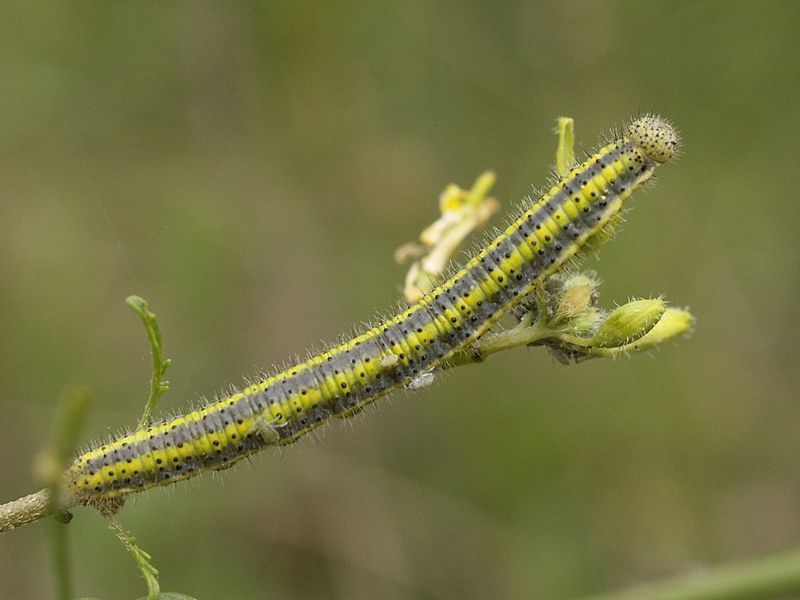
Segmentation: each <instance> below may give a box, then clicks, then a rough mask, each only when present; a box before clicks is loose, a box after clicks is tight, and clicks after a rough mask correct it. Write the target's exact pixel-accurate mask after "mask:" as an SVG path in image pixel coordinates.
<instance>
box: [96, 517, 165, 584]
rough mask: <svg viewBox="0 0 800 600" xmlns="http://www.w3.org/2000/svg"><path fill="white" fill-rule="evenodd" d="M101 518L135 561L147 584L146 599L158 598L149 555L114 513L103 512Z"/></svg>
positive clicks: (156, 580) (154, 570) (154, 575)
mask: <svg viewBox="0 0 800 600" xmlns="http://www.w3.org/2000/svg"><path fill="white" fill-rule="evenodd" d="M102 514H103V518H104V519H105V520H106V523H108V527H109V528H110V529H111V531H113V532H114V534H115V535H116V536H117V538H119V540H120V541H121V542H122V544H123V545H124V546H125V549H126V550H127V551H128V552H129V553H130V555H131V556H132V557H133V560H135V561H136V566H138V567H139V571H141V573H142V577H144V581H145V583H146V584H147V600H158V597H159V595H160V593H161V588H160V586H159V584H158V570H157V569H156V568H155V567H154V566H153V565H152V564H151V562H150V558H151V557H150V555H149V554H148V553H147V552H145V551H144V550H142V549H141V548H140V547H139V546H138V545H137V544H136V539H135V538H134V537H133V536H132V535H131V533H130V532H129V531H127V530H126V529H125V528H123V527H122V525H120V524H119V522H118V521H117V520H116V519H115V518H114V515H113V514H111V513H108V512H103V513H102Z"/></svg>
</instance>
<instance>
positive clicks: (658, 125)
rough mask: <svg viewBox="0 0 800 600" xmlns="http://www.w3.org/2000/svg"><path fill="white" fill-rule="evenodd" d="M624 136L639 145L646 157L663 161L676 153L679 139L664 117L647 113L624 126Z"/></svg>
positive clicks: (666, 160)
mask: <svg viewBox="0 0 800 600" xmlns="http://www.w3.org/2000/svg"><path fill="white" fill-rule="evenodd" d="M625 136H626V137H628V138H629V139H631V140H633V141H634V142H636V143H637V144H638V145H639V146H641V148H642V150H644V153H645V154H647V156H648V158H650V159H651V160H654V161H656V162H659V163H665V162H668V161H669V160H671V159H672V158H674V157H675V155H676V154H677V153H678V147H679V142H680V139H679V137H678V132H677V130H676V129H675V127H673V125H672V124H671V123H670V122H669V121H667V120H666V119H665V118H664V117H660V116H658V115H655V114H652V113H651V114H647V115H644V116H642V117H639V118H637V119H635V120H633V121H631V123H630V124H629V125H628V126H627V127H626V128H625Z"/></svg>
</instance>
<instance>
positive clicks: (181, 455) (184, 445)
mask: <svg viewBox="0 0 800 600" xmlns="http://www.w3.org/2000/svg"><path fill="white" fill-rule="evenodd" d="M677 145H678V142H677V135H676V133H675V131H674V129H673V128H672V127H671V125H670V124H669V123H668V122H667V121H665V120H664V119H662V118H660V117H657V116H655V115H647V116H644V117H640V118H638V119H636V120H634V121H632V122H631V123H630V124H629V125H628V126H627V128H626V129H625V133H624V134H623V135H621V136H617V138H616V139H615V140H614V141H612V142H611V143H609V144H607V145H606V146H604V147H602V148H601V149H599V150H598V151H597V152H596V153H594V154H593V155H591V156H590V157H589V158H588V159H587V160H586V161H584V162H583V163H582V164H580V165H578V166H576V167H574V168H573V169H572V171H571V172H570V173H569V174H568V175H566V176H565V177H564V178H562V179H561V180H560V181H559V182H558V183H557V184H556V185H555V186H554V187H553V188H552V189H550V191H549V192H548V193H546V194H545V195H543V196H542V197H541V198H540V199H539V200H538V201H536V202H534V203H533V204H532V206H530V208H528V209H527V210H525V211H524V212H523V213H522V214H521V215H520V216H519V217H518V218H517V219H516V220H515V221H514V222H513V223H512V224H511V225H510V226H509V227H508V228H507V229H506V230H505V231H504V232H502V233H501V234H500V235H498V236H497V237H496V238H494V239H493V240H491V241H490V243H489V244H488V245H486V246H485V247H484V248H483V249H482V250H480V251H479V252H478V253H477V254H475V255H474V256H473V257H472V259H471V260H469V262H468V263H467V264H466V266H465V267H464V268H462V269H461V270H459V271H458V272H456V273H455V274H454V275H453V276H452V277H451V278H449V279H448V280H447V281H445V282H444V283H442V284H441V285H440V286H439V287H438V288H436V289H435V290H433V291H432V292H431V293H430V294H428V295H426V296H425V297H424V298H423V299H422V300H421V301H420V302H418V303H417V304H415V305H413V306H411V307H410V308H408V309H407V310H405V311H402V312H401V313H399V314H397V315H395V316H394V317H392V318H389V319H387V320H385V321H384V322H382V323H380V324H379V325H377V326H375V327H372V328H371V329H369V330H368V331H365V332H364V333H361V334H360V335H357V336H356V337H354V338H352V339H350V340H348V341H346V342H344V343H342V344H340V345H337V346H335V347H333V348H330V349H328V350H327V351H325V352H322V353H320V354H317V355H316V356H313V357H311V358H310V359H308V360H306V361H305V362H303V363H300V364H297V365H296V366H294V367H291V368H289V369H287V370H285V371H283V372H281V373H279V374H277V375H274V376H270V377H265V378H264V379H262V380H261V381H259V382H258V383H255V384H253V385H250V386H248V387H246V388H245V389H242V390H241V391H238V392H236V393H233V394H231V395H230V396H228V397H226V398H223V399H221V400H218V401H216V402H213V403H209V404H207V405H206V406H203V407H202V408H199V409H197V410H193V411H191V412H189V413H187V414H185V415H183V416H179V417H176V418H173V419H170V420H166V421H163V422H161V423H157V424H154V425H152V426H151V427H145V428H141V429H138V430H136V431H134V432H132V433H130V434H127V435H122V436H120V437H118V438H117V439H115V440H113V441H111V442H109V443H107V444H105V445H103V446H100V447H98V448H95V449H93V450H90V451H87V452H85V453H83V454H81V455H80V456H78V457H77V458H76V459H75V461H74V462H73V463H72V464H71V466H70V467H69V469H68V471H67V489H68V492H69V493H71V494H72V496H73V499H74V500H75V501H76V502H77V503H81V504H100V503H102V502H104V501H109V500H112V499H116V498H120V497H123V496H125V495H126V494H129V493H132V492H137V491H142V490H146V489H148V488H152V487H155V486H159V485H166V484H169V483H172V482H175V481H180V480H183V479H188V478H190V477H193V476H195V475H197V474H198V473H200V472H202V471H204V470H208V469H223V468H226V467H228V466H230V465H232V464H233V463H235V462H236V461H238V460H240V459H242V458H244V457H246V456H248V455H250V454H252V453H254V452H256V451H258V450H260V449H261V448H263V447H265V446H268V445H276V444H288V443H291V442H293V441H295V440H297V439H298V438H299V437H300V436H302V435H304V434H305V433H307V432H309V431H311V430H312V429H314V428H316V427H318V426H319V425H320V424H322V423H324V422H326V421H328V420H329V419H330V418H332V417H335V416H336V417H343V416H347V415H350V414H353V413H355V412H357V411H358V410H360V409H361V408H362V407H363V406H365V405H367V404H369V403H371V402H373V401H374V400H375V399H376V398H378V397H380V396H382V395H384V394H386V393H388V392H389V391H391V390H393V389H395V388H398V387H401V386H408V385H409V384H411V383H412V382H413V381H414V380H415V379H417V378H418V377H419V376H420V375H423V376H424V375H425V374H426V373H428V372H429V371H430V370H431V369H432V368H434V367H435V366H436V365H437V364H439V363H441V362H442V361H444V360H446V359H447V358H448V357H449V356H451V355H452V354H453V353H454V352H456V351H458V350H461V349H464V348H467V347H469V345H470V344H471V343H472V342H474V340H475V339H476V338H477V337H478V336H480V335H481V334H482V333H484V332H485V331H486V330H487V329H489V327H491V326H492V325H493V324H494V323H495V322H496V321H497V320H498V319H499V318H500V316H501V315H502V314H503V313H504V312H506V311H507V310H509V309H510V308H512V307H513V306H515V305H516V304H517V303H518V302H520V301H521V300H522V299H523V298H524V297H525V296H526V295H528V294H529V293H530V292H531V291H532V290H534V289H535V288H536V287H537V286H538V285H539V284H540V283H541V282H542V281H543V280H544V279H545V278H547V277H548V276H549V275H551V274H552V273H553V272H555V271H556V270H557V269H558V268H559V267H561V266H562V265H563V264H564V263H565V262H566V261H567V260H569V259H570V258H571V257H572V256H574V255H575V254H576V253H577V252H578V251H579V250H580V249H581V248H582V247H584V246H585V244H586V243H587V241H588V240H589V239H590V238H592V236H595V235H596V234H598V233H599V232H600V231H601V230H602V229H603V227H604V226H605V225H606V224H607V223H608V221H609V220H610V219H612V218H613V217H614V216H616V215H618V214H619V212H620V209H621V207H622V206H623V203H624V202H625V200H626V199H627V198H628V196H630V194H631V193H632V192H633V191H634V190H636V189H637V188H639V187H640V186H641V185H642V184H643V183H644V182H645V181H647V180H648V179H649V178H650V177H651V176H652V174H653V172H654V170H655V168H656V167H657V166H658V165H659V164H661V163H663V162H667V161H668V160H669V159H670V158H672V156H674V155H675V153H676V151H677Z"/></svg>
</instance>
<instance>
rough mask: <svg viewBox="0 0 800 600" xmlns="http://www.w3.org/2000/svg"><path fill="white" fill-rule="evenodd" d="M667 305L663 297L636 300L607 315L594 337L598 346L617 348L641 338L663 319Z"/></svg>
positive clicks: (594, 344)
mask: <svg viewBox="0 0 800 600" xmlns="http://www.w3.org/2000/svg"><path fill="white" fill-rule="evenodd" d="M665 311H666V305H665V304H664V301H663V300H662V299H661V298H652V299H645V300H634V301H632V302H628V303H627V304H623V305H622V306H620V307H619V308H617V309H616V310H614V311H612V312H611V314H609V315H608V317H606V319H605V321H603V323H602V324H601V325H600V327H599V328H598V330H597V332H596V333H595V334H594V337H593V338H592V345H593V346H595V347H597V348H616V347H619V346H624V345H626V344H630V343H631V342H634V341H636V340H639V339H640V338H641V337H642V336H644V335H645V334H646V333H648V332H649V331H651V330H652V329H653V328H654V327H655V326H656V324H658V322H659V321H660V320H661V317H662V316H663V315H664V312H665Z"/></svg>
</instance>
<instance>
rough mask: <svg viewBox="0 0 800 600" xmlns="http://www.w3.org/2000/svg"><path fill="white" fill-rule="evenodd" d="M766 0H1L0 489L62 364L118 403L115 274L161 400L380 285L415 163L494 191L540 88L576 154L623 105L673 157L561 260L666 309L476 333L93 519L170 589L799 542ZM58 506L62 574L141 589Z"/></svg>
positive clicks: (663, 557) (547, 131)
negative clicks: (362, 399) (289, 433)
mask: <svg viewBox="0 0 800 600" xmlns="http://www.w3.org/2000/svg"><path fill="white" fill-rule="evenodd" d="M799 29H800V6H799V5H798V4H797V3H795V2H771V3H747V2H735V3H730V2H705V3H695V2H657V3H640V2H620V3H593V2H562V3H558V4H536V3H528V2H505V3H488V4H483V5H476V4H473V3H462V2H456V1H450V2H439V3H427V2H405V3H397V4H390V3H375V4H367V3H357V2H344V3H342V2H319V3H297V2H273V3H251V2H224V3H214V2H180V3H164V4H161V3H156V2H138V3H133V2H129V3H80V4H76V3H63V4H58V3H56V4H50V3H48V4H46V5H44V4H41V5H39V4H32V3H31V4H29V3H16V4H14V3H4V4H2V5H0V152H1V153H2V154H1V156H2V158H1V159H0V332H2V339H3V342H4V343H3V344H2V345H1V346H0V381H1V382H2V395H1V396H0V473H2V476H1V477H0V500H3V501H5V500H10V499H12V498H16V497H18V496H21V495H23V494H26V493H29V492H31V491H33V490H34V489H35V488H36V481H35V478H34V476H33V475H32V472H31V463H32V457H33V455H34V454H35V452H36V451H37V449H39V448H40V447H41V446H42V445H43V444H44V443H45V441H46V440H47V439H48V436H49V434H50V428H51V423H52V413H53V406H54V402H55V400H56V399H57V398H58V397H59V395H60V393H61V391H62V390H63V389H64V387H65V386H67V385H68V384H71V383H89V384H91V385H92V386H93V390H94V392H95V397H96V400H95V404H94V407H93V410H92V412H91V418H90V423H89V426H88V428H87V432H86V436H87V438H98V437H103V436H106V435H109V434H111V433H113V432H116V431H118V430H119V429H121V428H123V427H125V426H130V425H132V424H133V423H135V421H136V419H137V418H138V415H139V412H140V410H141V407H142V404H143V402H144V399H145V396H146V391H147V382H148V376H149V366H150V358H149V353H148V347H147V344H146V340H145V336H144V331H143V329H142V327H141V324H140V323H139V321H138V319H137V318H136V316H135V315H134V314H133V313H131V312H130V311H129V309H128V308H127V307H126V306H125V303H124V299H125V297H126V296H127V295H129V294H132V293H138V294H140V295H142V296H144V297H146V298H147V299H148V300H149V301H150V303H151V306H152V307H153V309H154V310H155V311H156V312H157V313H158V315H159V317H160V319H161V324H162V329H163V333H164V336H165V341H166V347H167V355H168V356H170V357H172V358H173V359H174V366H173V368H172V369H171V370H170V373H169V379H170V380H171V382H172V389H171V391H170V393H169V394H168V395H167V396H166V397H165V399H164V401H163V406H164V408H165V410H170V411H177V410H181V409H182V407H185V406H187V404H188V403H190V402H192V401H197V399H198V398H199V397H200V395H202V394H204V395H209V396H210V395H213V393H214V392H216V391H219V390H221V389H222V387H223V386H224V385H226V384H227V383H229V382H234V383H237V384H239V383H241V382H242V376H243V375H253V374H255V373H256V372H257V369H258V368H259V367H262V366H267V365H270V364H273V363H280V362H282V361H283V360H284V359H286V358H287V357H291V356H293V355H294V354H300V355H303V354H304V353H305V349H306V348H308V347H311V346H317V347H318V346H319V341H320V340H335V339H336V337H337V335H338V334H339V333H341V332H343V331H349V330H350V329H351V327H352V326H353V325H354V324H357V323H360V322H361V321H364V320H367V319H369V318H370V317H371V315H373V314H375V311H376V310H379V309H384V308H386V307H388V306H391V305H392V303H393V302H394V301H395V299H396V298H397V297H399V290H400V285H401V282H402V279H403V276H404V271H403V269H402V268H401V267H398V266H396V265H394V264H393V262H392V252H393V250H394V248H395V247H396V246H398V245H400V244H402V243H404V242H406V241H408V240H411V239H413V238H414V237H415V236H416V235H417V234H418V233H419V231H421V229H422V228H423V227H424V226H425V225H426V224H428V223H429V222H431V221H432V220H434V219H435V217H436V211H437V208H436V206H437V195H438V193H439V192H440V191H441V189H443V187H444V185H445V184H447V183H448V182H451V181H455V182H458V183H460V184H462V185H469V184H470V183H471V182H472V180H473V178H474V177H475V176H476V175H477V174H478V173H479V172H480V171H482V170H483V169H486V168H494V169H496V170H497V172H498V175H499V181H498V184H497V186H496V188H495V195H496V196H498V197H499V198H500V199H501V200H502V201H503V211H502V212H503V213H510V212H512V211H513V210H514V207H516V206H517V201H518V199H519V198H521V197H522V196H523V195H524V194H526V193H527V192H528V191H529V190H530V185H531V184H533V185H537V186H541V185H544V183H545V181H546V177H547V175H548V173H549V169H550V168H551V166H552V163H553V156H554V149H555V142H556V139H555V137H554V136H553V135H552V128H553V126H554V125H555V120H554V119H555V117H557V116H558V115H561V114H566V115H570V116H572V117H575V119H576V125H577V135H578V139H579V141H580V145H581V147H582V148H583V149H586V150H589V149H591V148H592V147H594V146H595V145H596V142H597V141H598V139H599V135H600V133H601V132H603V131H606V130H608V128H610V127H611V126H614V125H619V124H620V123H621V122H622V121H623V120H624V119H625V117H626V116H627V115H628V114H630V113H632V112H635V111H637V110H640V109H642V110H648V109H652V110H656V111H658V112H660V113H662V114H664V115H666V116H668V117H669V118H671V119H673V120H674V121H675V123H676V124H677V125H678V126H679V128H680V129H681V131H682V134H683V139H684V156H683V158H682V159H681V160H680V162H678V163H677V164H675V165H670V166H667V167H665V168H663V169H662V170H661V171H660V174H659V180H660V183H659V185H658V186H657V187H655V188H653V189H652V190H649V191H644V192H642V193H639V194H637V195H636V197H635V198H634V202H633V206H635V210H634V211H633V212H631V213H630V214H629V216H628V221H627V224H626V226H625V227H624V230H623V231H622V233H621V234H620V235H618V236H617V239H616V240H615V241H614V242H613V243H612V244H609V245H607V246H606V247H604V248H603V249H602V260H601V261H600V262H599V263H596V262H594V261H592V262H591V263H590V264H591V265H593V266H596V267H597V268H598V269H599V270H600V273H601V275H602V277H603V278H604V280H605V282H606V283H605V284H604V286H603V288H602V293H603V298H602V301H603V303H604V304H605V305H606V306H611V305H613V303H614V302H615V301H617V302H622V301H624V300H625V299H627V298H628V297H629V296H647V295H650V294H659V293H665V294H667V296H668V298H669V299H670V300H672V301H673V302H674V303H675V304H677V305H689V306H690V307H691V309H692V311H693V312H694V313H695V314H696V315H697V317H698V324H697V330H696V332H695V334H694V336H693V337H692V338H690V339H688V340H681V341H679V342H677V343H671V344H668V345H667V346H665V347H664V348H663V349H661V350H660V351H659V352H656V353H655V354H654V356H652V357H649V356H646V355H642V356H635V357H633V358H632V359H630V360H619V361H616V362H610V361H590V362H588V363H585V364H581V365H577V366H570V367H564V366H562V365H560V364H558V363H557V362H556V361H555V360H554V359H553V358H552V357H551V356H550V355H548V353H547V352H545V351H544V350H542V349H532V350H530V351H527V352H526V351H523V350H517V351H514V352H510V353H505V354H503V355H500V356H498V357H494V358H492V359H491V360H489V361H488V362H486V363H485V364H483V365H478V366H475V367H471V368H465V369H459V370H457V371H452V372H449V373H448V374H447V375H445V376H442V377H441V378H440V381H439V382H438V384H437V385H435V386H433V387H431V388H428V389H425V390H422V391H421V392H419V393H416V394H413V395H410V394H406V393H399V394H396V395H395V396H393V397H391V398H389V399H386V400H383V401H381V402H380V403H379V406H377V408H376V409H375V410H368V411H365V412H366V414H365V415H364V416H363V417H359V418H356V419H354V420H353V422H351V423H335V424H334V425H333V426H331V427H327V428H325V429H324V430H323V431H322V432H321V433H319V435H316V436H315V438H316V439H304V440H302V441H301V442H299V443H298V444H296V445H294V446H291V447H289V448H286V449H285V450H283V451H277V450H276V451H267V452H265V453H264V454H263V455H262V456H260V457H258V458H257V459H255V460H254V461H253V463H254V464H253V465H250V464H244V465H242V466H240V467H238V468H237V469H235V470H233V471H231V472H228V473H225V474H224V475H215V476H206V477H203V478H201V479H199V480H197V481H195V482H191V483H189V484H184V485H181V486H177V487H176V488H175V489H169V490H165V491H154V492H150V493H148V494H146V495H143V496H141V497H138V498H135V499H132V500H131V502H129V505H128V507H127V508H126V509H125V510H124V512H123V513H122V516H121V520H122V522H123V524H125V525H126V526H127V527H129V528H130V529H131V530H132V531H133V532H134V533H135V535H136V536H137V539H138V540H139V541H140V543H141V544H142V545H143V546H144V547H145V548H146V549H147V550H149V551H150V552H151V553H152V555H153V558H154V561H155V564H156V565H157V566H158V568H159V569H160V570H161V573H162V578H161V581H162V587H163V588H164V589H167V590H177V591H182V592H186V593H188V594H192V595H194V596H196V597H198V598H202V599H206V598H270V597H271V598H301V597H302V598H314V597H319V598H327V597H334V598H357V597H369V596H372V597H378V596H379V597H381V598H463V597H476V598H477V597H517V598H522V597H536V598H568V597H573V596H578V595H583V594H591V593H597V592H601V591H605V590H611V589H615V588H618V587H623V586H627V585H630V584H633V583H636V582H640V581H647V580H653V579H659V578H662V577H667V576H671V575H674V574H679V573H689V572H693V571H697V570H701V569H704V568H707V567H710V566H713V565H715V564H718V563H723V562H726V561H732V560H739V559H747V558H754V557H757V556H761V555H764V554H766V553H770V552H773V551H779V550H781V549H786V548H791V547H795V546H799V545H800V480H798V477H797V473H798V460H799V459H800V435H798V428H799V427H800V410H798V404H797V403H798V398H797V396H798V393H797V392H798V387H799V386H798V383H799V382H798V368H797V365H798V358H800V350H799V348H800V344H798V335H800V331H799V330H798V329H799V328H798V313H797V310H798V302H797V298H798V293H800V286H799V285H798V281H800V258H798V256H800V255H799V254H798V250H800V248H799V247H798V246H799V245H798V242H797V225H796V221H797V220H798V219H800V201H798V196H797V194H798V189H800V188H798V168H797V163H798V157H799V156H800V154H799V153H798V140H800V108H798V107H799V106H800V102H798V98H797V95H798V93H799V92H800V76H798V73H799V72H800V41H798V36H797V31H798V30H799ZM502 222H503V220H502V217H500V216H498V217H497V218H496V219H495V223H497V224H500V223H502ZM70 532H71V534H72V545H73V548H74V551H75V556H74V573H75V577H76V584H77V592H79V593H80V594H91V595H93V596H97V597H101V598H131V597H136V596H138V595H141V594H143V593H144V588H143V584H142V582H141V580H140V578H139V575H138V573H137V571H136V569H135V568H134V566H133V563H132V562H131V561H130V560H129V559H128V557H127V556H126V554H125V552H124V550H123V548H122V546H121V545H120V544H119V543H118V542H117V541H116V540H115V539H114V538H113V536H112V535H111V534H110V533H109V532H108V531H107V530H106V528H105V526H104V524H103V523H102V520H101V519H100V518H99V517H98V516H97V515H96V514H93V513H92V512H90V511H87V510H79V511H78V512H77V515H76V518H75V520H74V521H73V524H72V525H71V526H70ZM43 533H44V528H43V527H42V526H41V525H34V526H30V527H26V528H24V529H21V530H18V531H15V532H12V533H9V534H5V535H3V536H2V537H0V597H2V598H45V597H48V596H49V595H50V594H51V593H52V592H51V590H52V588H51V583H50V581H49V576H48V575H47V573H48V570H47V568H46V567H47V562H46V543H45V539H44V535H43Z"/></svg>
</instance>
